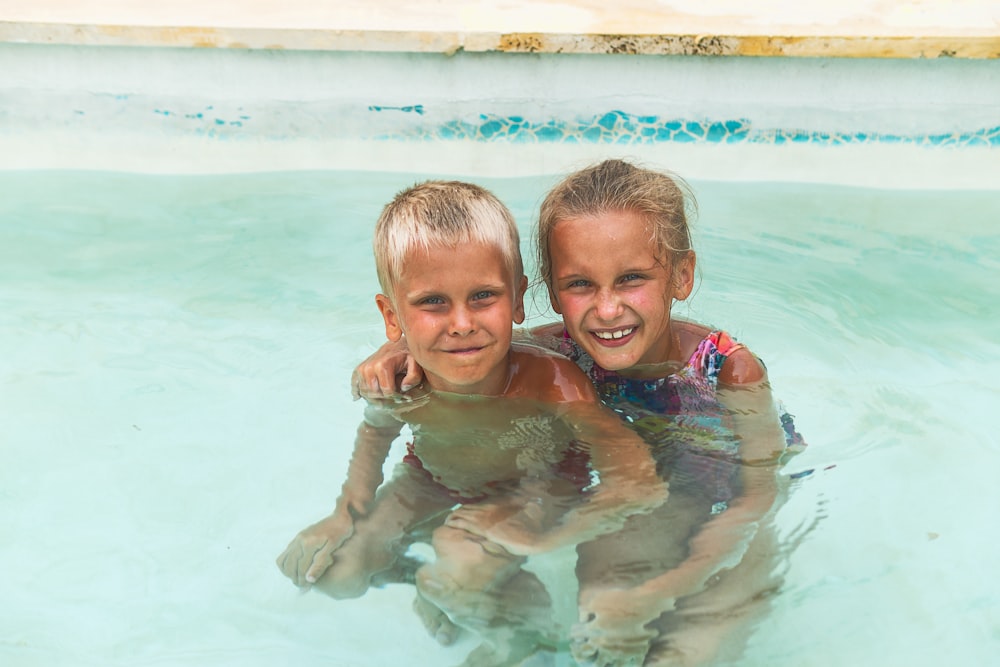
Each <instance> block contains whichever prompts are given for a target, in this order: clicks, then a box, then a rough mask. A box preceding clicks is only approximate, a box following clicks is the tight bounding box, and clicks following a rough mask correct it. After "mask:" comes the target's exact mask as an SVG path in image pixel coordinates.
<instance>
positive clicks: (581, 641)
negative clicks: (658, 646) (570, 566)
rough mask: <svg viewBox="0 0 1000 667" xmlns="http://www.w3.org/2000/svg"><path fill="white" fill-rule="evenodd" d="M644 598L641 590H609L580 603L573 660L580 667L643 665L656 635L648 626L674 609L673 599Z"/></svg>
mask: <svg viewBox="0 0 1000 667" xmlns="http://www.w3.org/2000/svg"><path fill="white" fill-rule="evenodd" d="M645 598H646V596H644V594H643V593H642V592H641V591H640V590H639V589H617V588H609V589H605V590H602V591H598V592H595V593H592V594H591V595H588V596H587V597H586V599H581V601H580V622H579V623H577V624H576V625H575V626H574V628H573V632H572V646H571V650H572V653H573V658H574V659H575V660H576V661H577V662H578V663H580V664H581V665H615V666H616V667H617V666H620V667H624V666H626V665H635V666H636V667H638V666H639V665H642V663H643V661H644V660H645V658H646V654H647V653H648V652H649V647H650V644H651V643H652V641H653V640H654V639H655V638H656V634H657V633H656V632H655V631H653V630H651V629H650V628H647V627H646V625H647V624H648V623H651V622H652V621H655V620H656V619H657V618H658V617H659V616H660V614H662V613H663V612H665V611H669V610H670V609H672V608H673V599H659V600H656V601H655V603H652V604H651V603H650V602H651V601H650V600H648V599H645Z"/></svg>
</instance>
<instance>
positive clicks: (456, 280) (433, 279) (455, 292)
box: [375, 243, 527, 396]
mask: <svg viewBox="0 0 1000 667" xmlns="http://www.w3.org/2000/svg"><path fill="white" fill-rule="evenodd" d="M403 267H404V268H403V271H402V274H401V275H400V276H398V277H397V280H396V283H395V285H394V292H395V297H394V299H392V300H390V299H389V297H387V296H386V295H384V294H379V295H377V296H376V297H375V302H376V303H377V304H378V308H379V311H381V313H382V318H383V319H384V320H385V335H386V337H388V338H389V340H399V338H400V336H403V335H405V336H406V341H407V345H408V346H409V349H410V353H411V354H412V355H413V358H414V359H415V360H416V361H417V363H418V364H420V365H421V366H422V367H423V369H424V376H425V378H426V380H427V383H428V384H429V385H430V387H431V388H432V389H437V390H439V391H450V392H455V393H461V394H482V395H487V396H495V395H499V394H502V393H503V390H504V389H505V387H506V385H507V380H508V374H509V373H508V371H509V362H508V358H509V357H508V353H509V352H510V341H511V330H512V328H513V323H514V322H517V323H519V324H520V323H521V322H523V321H524V292H525V290H526V289H527V278H522V279H521V284H519V285H516V286H515V285H513V284H512V278H511V276H510V274H509V271H508V270H507V268H506V266H505V265H504V261H503V255H502V254H501V252H500V251H499V249H497V248H496V247H494V246H491V245H484V244H480V243H476V244H466V245H461V246H459V247H457V248H450V247H449V248H441V247H434V248H430V249H429V250H426V251H425V250H413V251H411V252H410V253H408V254H407V255H406V260H405V261H404V262H403Z"/></svg>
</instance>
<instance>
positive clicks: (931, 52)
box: [0, 0, 1000, 58]
mask: <svg viewBox="0 0 1000 667" xmlns="http://www.w3.org/2000/svg"><path fill="white" fill-rule="evenodd" d="M748 5H749V6H752V7H753V9H748ZM0 42H9V43H31V44H68V45H81V46H151V47H183V48H192V47H208V48H234V49H287V50H319V51H324V50H328V51H390V52H417V53H446V54H451V53H455V52H458V51H462V50H464V51H470V52H487V51H495V52H507V53H574V54H649V55H706V56H786V57H846V58H940V57H949V58H1000V3H998V2H996V1H995V0H909V1H905V0H904V1H899V0H841V1H839V2H831V1H829V0H827V1H816V2H804V1H803V0H759V1H757V2H753V3H747V2H746V1H745V0H740V1H739V2H737V1H735V0H703V1H702V2H695V1H693V0H659V1H657V0H616V1H615V2H598V1H597V0H572V1H565V2H547V1H544V0H541V1H535V0H507V1H505V2H500V1H499V0H493V1H480V2H476V1H469V0H437V1H436V2H434V1H428V0H424V1H423V2H419V1H417V2H414V1H410V2H407V1H406V0H369V1H368V2H361V1H358V2H353V3H346V2H342V1H338V2H328V3H319V2H315V1H313V2H309V1H306V0H299V1H298V2H294V1H291V0H213V1H212V2H206V1H205V0H172V1H171V2H170V3H148V2H138V1H136V0H99V1H96V2H85V3H84V2H79V1H78V0H37V1H36V2H32V3H29V2H24V1H23V0H0Z"/></svg>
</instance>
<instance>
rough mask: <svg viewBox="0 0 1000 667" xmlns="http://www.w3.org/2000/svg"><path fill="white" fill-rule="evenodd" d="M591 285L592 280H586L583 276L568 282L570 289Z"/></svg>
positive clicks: (567, 285)
mask: <svg viewBox="0 0 1000 667" xmlns="http://www.w3.org/2000/svg"><path fill="white" fill-rule="evenodd" d="M589 285H590V281H589V280H584V279H583V278H580V279H579V280H574V281H572V282H570V283H567V284H566V287H567V288H568V289H573V288H579V287H587V286H589Z"/></svg>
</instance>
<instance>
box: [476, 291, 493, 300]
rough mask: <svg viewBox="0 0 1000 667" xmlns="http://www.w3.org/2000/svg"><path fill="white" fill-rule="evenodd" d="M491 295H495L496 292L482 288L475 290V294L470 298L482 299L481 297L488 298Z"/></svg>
mask: <svg viewBox="0 0 1000 667" xmlns="http://www.w3.org/2000/svg"><path fill="white" fill-rule="evenodd" d="M493 296H496V293H494V292H491V291H490V290H485V289H484V290H483V291H481V292H476V293H475V294H473V295H472V300H473V301H482V300H483V299H489V298H490V297H493Z"/></svg>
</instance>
